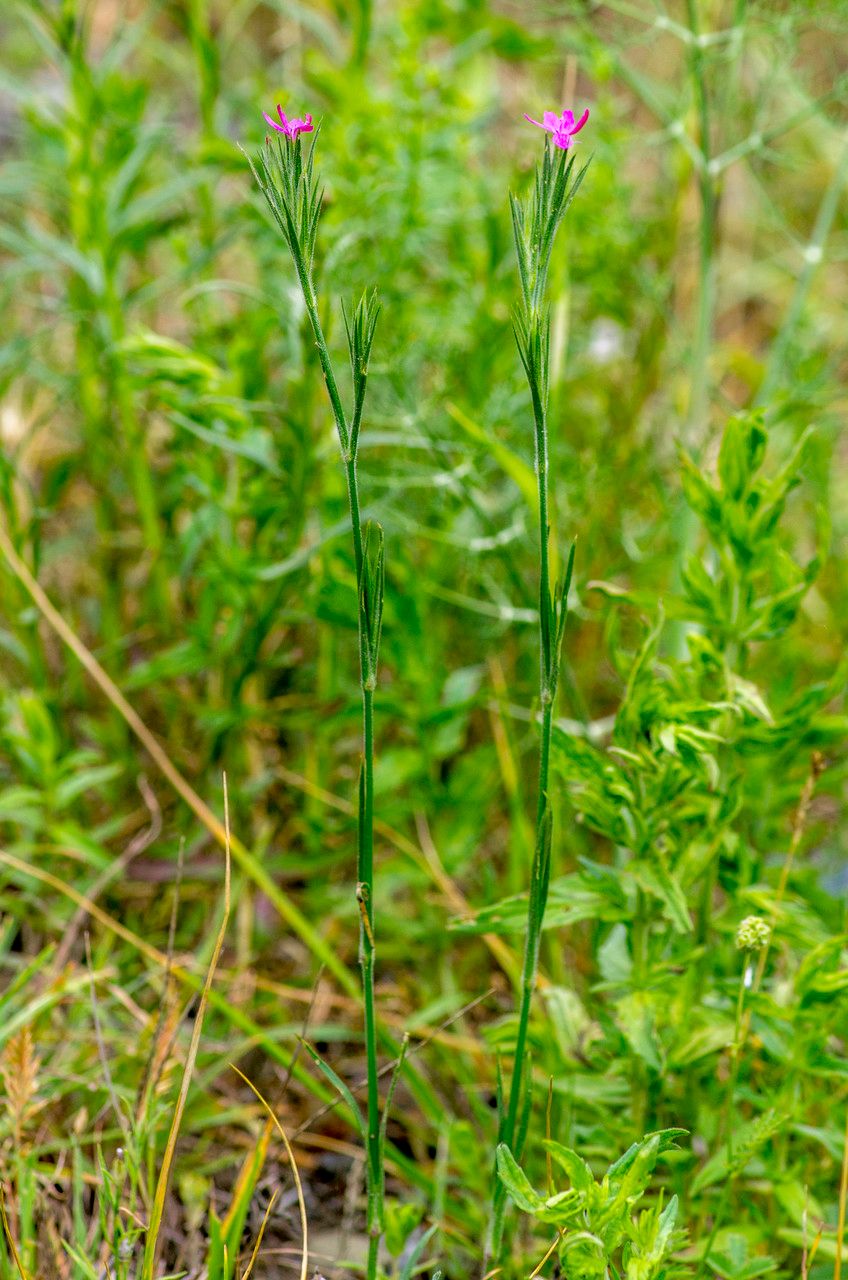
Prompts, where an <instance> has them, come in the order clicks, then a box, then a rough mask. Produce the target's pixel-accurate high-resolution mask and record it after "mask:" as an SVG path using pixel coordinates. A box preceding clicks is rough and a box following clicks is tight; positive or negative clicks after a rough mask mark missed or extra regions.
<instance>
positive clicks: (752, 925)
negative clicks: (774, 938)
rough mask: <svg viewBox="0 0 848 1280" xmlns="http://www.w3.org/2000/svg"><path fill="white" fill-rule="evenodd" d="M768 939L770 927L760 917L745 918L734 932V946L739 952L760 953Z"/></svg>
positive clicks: (766, 944)
mask: <svg viewBox="0 0 848 1280" xmlns="http://www.w3.org/2000/svg"><path fill="white" fill-rule="evenodd" d="M770 938H771V925H770V924H767V923H766V921H765V920H764V919H763V917H762V916H746V917H745V919H744V920H743V921H742V923H741V924H740V926H739V928H738V929H737V930H736V945H737V947H738V948H739V950H740V951H762V950H763V949H764V948H765V947H767V946H768V944H769V939H770Z"/></svg>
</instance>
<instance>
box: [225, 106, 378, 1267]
mask: <svg viewBox="0 0 848 1280" xmlns="http://www.w3.org/2000/svg"><path fill="white" fill-rule="evenodd" d="M263 115H264V116H265V120H266V121H267V123H268V124H269V125H270V126H271V128H272V129H273V130H274V136H273V137H268V138H266V140H265V146H264V148H263V149H262V150H261V151H260V152H259V154H258V155H257V156H255V157H254V158H253V159H250V167H251V169H252V171H253V176H254V177H255V179H256V181H257V183H258V184H259V188H260V190H261V191H262V194H263V196H264V197H265V200H266V202H267V204H268V208H269V209H270V211H271V215H272V217H273V219H274V221H275V223H276V224H277V227H278V228H279V231H280V234H281V235H282V237H283V239H284V241H285V243H286V245H287V246H288V250H289V253H290V255H291V259H292V262H293V264H294V268H295V272H296V273H297V278H298V282H299V284H300V288H301V291H302V293H303V300H304V303H305V306H306V312H307V315H308V316H309V321H310V324H311V326H312V332H313V335H314V337H315V344H316V346H317V348H318V358H319V360H320V363H321V370H322V373H323V375H324V383H325V385H326V388H327V396H328V398H329V401H330V407H331V409H332V413H333V419H334V421H335V425H336V432H337V435H338V441H339V448H340V450H341V459H342V465H343V467H344V471H345V478H346V481H347V492H348V501H349V507H350V529H351V538H352V542H353V558H354V568H355V572H356V583H357V599H358V608H357V623H358V635H359V672H360V686H361V690H362V718H363V732H362V767H361V769H360V775H359V823H358V840H357V846H358V847H357V884H356V899H357V904H358V912H359V922H360V923H359V962H360V969H361V974H362V992H363V1005H364V1011H365V1049H366V1056H367V1066H368V1072H367V1074H368V1079H367V1094H368V1101H367V1115H366V1116H362V1115H361V1113H360V1111H359V1108H358V1106H357V1104H356V1103H355V1101H354V1100H353V1097H352V1095H350V1093H349V1091H347V1090H345V1091H344V1092H345V1096H346V1098H347V1099H348V1101H349V1103H350V1105H351V1106H352V1109H353V1112H354V1116H355V1119H356V1120H357V1122H358V1124H359V1127H360V1132H361V1134H362V1137H363V1140H364V1142H365V1147H366V1157H367V1158H366V1188H367V1199H368V1210H367V1226H368V1237H369V1251H368V1270H367V1274H368V1276H369V1278H373V1277H374V1276H376V1274H377V1257H378V1251H379V1244H380V1237H381V1235H382V1232H383V1201H384V1185H385V1177H384V1171H383V1153H384V1148H385V1117H384V1119H383V1122H382V1123H381V1119H380V1099H379V1091H378V1079H379V1072H378V1065H377V1018H376V1008H375V995H374V962H375V949H376V942H375V920H374V690H375V689H376V686H377V666H378V660H379V653H380V637H381V632H382V622H383V593H384V559H383V531H382V529H381V527H380V526H379V525H377V524H373V525H372V524H371V523H370V522H369V524H367V525H366V526H365V527H364V528H363V525H362V520H361V516H360V502H359V483H358V479H357V471H356V463H357V457H358V453H359V434H360V427H361V425H362V414H363V409H364V406H365V394H366V389H367V383H368V365H369V360H370V357H371V347H372V345H373V342H374V331H375V328H376V324H377V316H378V313H379V304H378V302H377V299H376V293H375V292H374V291H373V290H368V291H366V292H365V293H364V294H363V296H362V298H361V299H360V301H359V303H358V305H357V306H356V307H355V309H354V311H353V314H352V315H350V316H349V315H348V314H347V313H344V321H345V329H346V332H347V341H348V349H349V353H350V367H351V375H352V379H351V380H352V396H351V404H350V409H349V411H346V410H345V407H344V404H343V402H342V395H341V392H340V390H339V384H338V380H337V378H336V373H335V370H334V368H333V363H332V360H331V359H330V353H329V350H328V347H327V341H326V338H325V336H324V330H323V326H322V324H321V318H320V315H319V311H318V299H317V295H316V292H315V282H314V274H313V263H314V257H315V241H316V237H317V234H318V223H319V220H320V217H321V202H322V192H321V188H320V185H319V182H318V179H317V178H316V176H315V173H314V167H313V165H314V157H315V145H316V142H317V138H318V132H317V130H315V129H313V124H312V116H311V115H307V116H304V117H303V118H302V119H301V118H296V119H292V120H290V119H289V118H288V117H287V116H286V114H285V112H284V111H283V109H282V107H279V106H278V107H277V119H276V120H274V119H273V118H272V117H271V116H269V115H267V114H266V113H265V112H263ZM310 133H311V134H312V138H311V139H310V140H309V141H308V142H306V143H305V142H304V138H303V137H302V135H304V134H310ZM320 1065H322V1066H323V1064H320ZM324 1069H325V1070H326V1072H327V1074H328V1075H329V1076H330V1077H331V1079H333V1081H334V1083H336V1084H337V1085H339V1084H340V1082H339V1081H338V1079H337V1077H335V1075H334V1073H332V1072H331V1071H330V1069H329V1068H324Z"/></svg>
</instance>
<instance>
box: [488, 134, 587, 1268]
mask: <svg viewBox="0 0 848 1280" xmlns="http://www.w3.org/2000/svg"><path fill="white" fill-rule="evenodd" d="M548 117H551V119H550V123H549V121H548ZM587 118H588V112H586V113H585V114H584V116H583V117H582V118H581V121H580V122H578V125H577V126H576V127H574V121H573V116H572V115H571V112H564V113H563V116H562V117H560V118H559V119H558V118H557V117H555V116H554V115H553V113H552V112H546V113H545V117H544V121H545V123H544V124H543V125H542V126H541V127H542V128H545V129H547V131H548V132H549V133H551V134H552V141H553V145H551V141H550V140H549V139H548V138H546V139H545V149H544V152H543V155H542V159H541V161H540V162H539V164H538V165H537V166H536V173H535V180H534V184H533V189H532V192H531V193H530V195H529V196H528V198H527V199H525V200H519V199H518V198H517V197H516V196H514V195H510V206H511V209H512V228H513V235H514V239H515V252H516V256H517V258H518V277H519V281H520V284H521V300H520V302H519V303H518V306H517V307H516V309H515V316H514V323H515V339H516V343H517V344H518V353H519V355H520V357H521V363H522V364H523V366H524V372H525V374H526V375H527V383H528V386H529V389H530V401H531V404H532V409H533V425H534V435H535V446H536V480H537V485H538V507H539V649H540V679H539V702H540V704H541V714H542V724H541V741H540V748H539V780H538V789H537V803H536V846H535V853H534V857H533V866H532V870H531V875H530V894H529V901H528V909H527V926H526V933H525V938H524V964H523V967H522V973H521V987H520V991H519V998H518V1030H517V1034H516V1042H515V1065H514V1067H513V1071H512V1080H511V1082H510V1086H509V1096H508V1100H507V1102H506V1104H505V1107H504V1108H503V1109H502V1113H501V1116H500V1122H499V1129H498V1142H499V1144H504V1145H505V1146H506V1147H508V1148H509V1149H510V1151H512V1152H513V1154H514V1155H516V1156H519V1155H520V1151H521V1146H522V1133H523V1130H524V1129H525V1128H526V1124H524V1123H522V1122H521V1120H522V1114H523V1112H524V1104H525V1101H526V1100H527V1097H528V1089H529V1076H528V1077H525V1058H526V1057H527V1033H528V1028H529V1024H530V1008H531V1005H532V1002H533V991H534V989H535V986H536V976H537V971H538V967H539V946H540V942H541V936H542V926H543V923H544V918H545V909H546V907H547V902H548V885H549V883H550V876H551V832H552V812H551V804H550V796H549V773H550V756H551V734H552V730H553V715H554V703H555V700H556V693H557V685H558V683H559V669H560V657H561V652H562V640H563V634H564V631H565V622H566V617H567V612H568V590H569V587H570V585H571V575H572V570H573V567H574V545H573V544H572V546H571V550H570V552H569V556H568V561H567V565H566V570H565V574H564V576H563V577H562V578H561V579H560V581H558V582H556V583H553V584H552V583H551V568H550V561H551V556H550V545H549V544H550V519H549V495H548V383H549V370H550V329H551V323H550V309H549V305H548V294H547V282H548V268H549V266H550V261H551V254H552V252H553V247H554V241H555V238H556V234H557V231H558V229H559V226H560V224H561V222H562V220H563V218H564V217H565V214H566V211H567V209H568V206H569V205H570V204H571V201H572V200H573V199H574V197H575V195H576V194H577V191H578V189H579V187H580V184H581V182H582V181H583V177H584V175H585V173H586V170H587V168H588V163H587V164H585V165H583V166H582V168H580V169H579V170H578V171H577V172H576V173H575V159H576V158H575V156H574V153H573V152H571V154H569V151H570V148H571V140H572V135H573V134H574V133H576V132H577V130H578V129H579V128H582V127H583V125H584V124H585V122H586V119H587ZM528 119H529V117H528ZM563 121H565V122H566V124H568V126H569V127H568V128H566V127H565V125H564V124H563V123H562V122H563ZM531 123H533V124H536V123H538V122H537V121H531ZM555 126H558V129H557V127H555ZM504 1208H505V1192H504V1188H503V1185H502V1184H501V1183H500V1182H499V1181H496V1184H495V1192H494V1203H493V1212H492V1224H491V1234H490V1240H489V1245H490V1251H491V1253H492V1254H493V1255H494V1256H497V1253H498V1250H499V1248H500V1242H501V1237H502V1233H503V1217H504Z"/></svg>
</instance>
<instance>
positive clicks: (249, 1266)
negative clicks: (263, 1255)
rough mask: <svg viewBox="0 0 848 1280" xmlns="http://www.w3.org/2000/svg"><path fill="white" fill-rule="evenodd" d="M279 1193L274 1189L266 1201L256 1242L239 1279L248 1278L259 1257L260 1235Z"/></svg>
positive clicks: (248, 1279) (246, 1279) (263, 1231)
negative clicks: (266, 1206) (267, 1201)
mask: <svg viewBox="0 0 848 1280" xmlns="http://www.w3.org/2000/svg"><path fill="white" fill-rule="evenodd" d="M279 1194H280V1193H279V1191H275V1192H274V1194H273V1195H272V1196H271V1199H270V1201H269V1203H268V1208H267V1209H266V1210H265V1216H264V1218H263V1219H262V1226H261V1227H260V1228H259V1235H258V1236H257V1237H256V1243H255V1245H254V1246H253V1252H252V1253H251V1255H250V1261H249V1262H248V1264H247V1266H246V1268H245V1269H244V1271H243V1272H242V1276H241V1280H250V1274H251V1272H252V1271H253V1268H254V1266H255V1265H256V1259H257V1258H258V1257H259V1250H260V1248H261V1247H262V1237H263V1236H264V1234H265V1228H266V1227H267V1226H268V1220H269V1219H270V1217H271V1213H272V1211H273V1208H274V1205H275V1204H276V1203H277V1196H278V1195H279Z"/></svg>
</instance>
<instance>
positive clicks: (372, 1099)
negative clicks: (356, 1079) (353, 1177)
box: [292, 249, 384, 1280]
mask: <svg viewBox="0 0 848 1280" xmlns="http://www.w3.org/2000/svg"><path fill="white" fill-rule="evenodd" d="M292 256H293V258H294V262H295V268H296V270H297V274H298V279H299V281H300V285H301V289H302V291H303V299H304V302H305V304H306V311H307V314H308V316H309V320H310V323H311V326H312V332H313V334H314V337H315V345H316V346H317V348H318V358H319V361H320V364H321V370H322V372H323V375H324V382H325V385H326V387H327V394H328V396H329V400H330V406H331V408H332V411H333V417H334V419H335V423H336V430H337V432H338V436H339V445H340V447H341V451H342V458H343V460H344V464H345V475H346V479H347V494H348V505H349V509H350V527H351V538H352V542H353V556H354V565H355V569H356V587H357V619H358V636H359V675H360V684H361V687H362V715H363V735H362V740H363V741H362V778H361V791H360V811H359V843H358V852H357V888H356V895H357V900H358V903H359V916H360V921H359V964H360V970H361V974H362V998H363V1005H364V1013H365V1052H366V1058H367V1078H368V1083H367V1090H368V1139H367V1152H366V1157H367V1159H366V1171H367V1173H366V1180H367V1201H368V1213H367V1217H368V1234H369V1245H368V1268H367V1276H368V1280H374V1277H375V1276H376V1275H377V1263H378V1255H379V1245H380V1237H381V1235H382V1229H383V1188H384V1172H383V1151H382V1142H381V1138H380V1094H379V1070H378V1063H377V1011H376V1000H375V992H374V967H375V949H376V948H375V938H374V691H373V688H371V687H369V683H368V668H367V663H366V646H367V639H366V636H365V630H364V620H363V611H362V606H361V592H362V588H363V562H364V551H363V539H362V517H361V508H360V502H359V483H358V478H357V474H356V453H355V451H354V449H353V448H352V447H351V444H352V441H351V435H350V431H349V428H348V424H347V419H346V417H345V412H344V409H343V407H342V402H341V396H340V395H339V389H338V384H337V382H336V377H335V373H334V371H333V366H332V362H331V360H330V353H329V350H328V348H327V342H326V338H325V337H324V330H323V326H322V324H321V318H320V316H319V314H318V300H317V298H316V296H315V290H314V287H313V285H312V280H311V278H310V274H309V271H308V270H307V267H306V263H305V262H304V260H303V255H302V254H301V253H300V251H299V249H294V250H293V251H292ZM358 409H359V414H358V416H361V405H360V406H358ZM357 428H358V421H357ZM354 443H355V442H354Z"/></svg>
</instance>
